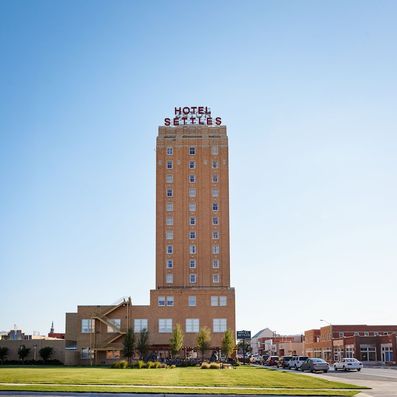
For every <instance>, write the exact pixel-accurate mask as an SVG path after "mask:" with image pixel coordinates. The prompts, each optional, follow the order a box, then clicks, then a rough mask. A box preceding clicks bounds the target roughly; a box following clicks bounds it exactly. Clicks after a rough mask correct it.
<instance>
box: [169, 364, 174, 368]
mask: <svg viewBox="0 0 397 397" xmlns="http://www.w3.org/2000/svg"><path fill="white" fill-rule="evenodd" d="M168 368H169V369H174V368H176V365H175V364H172V365H170V366H169V367H168Z"/></svg>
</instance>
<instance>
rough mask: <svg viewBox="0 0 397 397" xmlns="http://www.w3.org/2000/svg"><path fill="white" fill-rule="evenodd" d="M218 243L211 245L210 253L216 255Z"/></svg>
mask: <svg viewBox="0 0 397 397" xmlns="http://www.w3.org/2000/svg"><path fill="white" fill-rule="evenodd" d="M219 251H220V250H219V245H213V246H212V253H213V254H214V255H216V254H219Z"/></svg>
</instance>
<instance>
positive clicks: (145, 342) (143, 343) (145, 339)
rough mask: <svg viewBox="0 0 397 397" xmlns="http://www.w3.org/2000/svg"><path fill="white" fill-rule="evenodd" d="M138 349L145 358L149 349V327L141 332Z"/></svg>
mask: <svg viewBox="0 0 397 397" xmlns="http://www.w3.org/2000/svg"><path fill="white" fill-rule="evenodd" d="M137 349H138V351H139V354H140V358H141V359H143V358H145V356H146V354H147V352H148V351H149V331H148V330H147V329H143V330H142V331H141V332H140V333H139V337H138V343H137Z"/></svg>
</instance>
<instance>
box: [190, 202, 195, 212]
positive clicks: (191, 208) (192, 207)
mask: <svg viewBox="0 0 397 397" xmlns="http://www.w3.org/2000/svg"><path fill="white" fill-rule="evenodd" d="M189 211H196V203H189Z"/></svg>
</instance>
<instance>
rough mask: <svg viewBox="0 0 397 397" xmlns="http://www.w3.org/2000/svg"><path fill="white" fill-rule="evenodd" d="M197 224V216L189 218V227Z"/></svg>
mask: <svg viewBox="0 0 397 397" xmlns="http://www.w3.org/2000/svg"><path fill="white" fill-rule="evenodd" d="M195 224H196V217H195V216H191V217H190V218H189V225H195Z"/></svg>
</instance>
